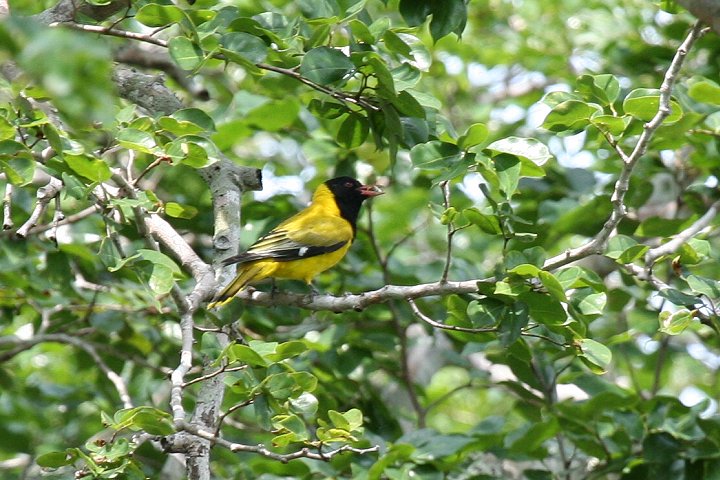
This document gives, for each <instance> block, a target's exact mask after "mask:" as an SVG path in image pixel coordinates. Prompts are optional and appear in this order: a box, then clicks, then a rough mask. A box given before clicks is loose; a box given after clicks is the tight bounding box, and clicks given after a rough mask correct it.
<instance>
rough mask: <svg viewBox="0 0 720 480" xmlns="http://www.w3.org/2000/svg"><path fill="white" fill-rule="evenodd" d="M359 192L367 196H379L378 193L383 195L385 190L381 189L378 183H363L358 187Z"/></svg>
mask: <svg viewBox="0 0 720 480" xmlns="http://www.w3.org/2000/svg"><path fill="white" fill-rule="evenodd" d="M357 190H358V192H360V194H362V195H364V196H366V197H377V196H378V195H382V194H383V193H385V192H383V191H382V190H380V187H378V186H377V185H361V186H359V187H358V188H357Z"/></svg>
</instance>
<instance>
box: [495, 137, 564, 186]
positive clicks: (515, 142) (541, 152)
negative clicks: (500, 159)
mask: <svg viewBox="0 0 720 480" xmlns="http://www.w3.org/2000/svg"><path fill="white" fill-rule="evenodd" d="M485 150H487V151H489V152H491V154H492V155H497V154H499V153H506V154H509V155H514V156H516V157H518V158H520V160H521V162H522V170H521V171H520V175H521V176H523V177H542V176H544V175H545V170H543V168H542V167H543V165H545V163H547V161H548V160H550V159H551V158H552V155H551V154H550V150H548V148H547V146H545V145H544V144H543V143H542V142H540V141H539V140H535V139H534V138H523V137H507V138H502V139H500V140H496V141H494V142H493V143H491V144H490V145H488V146H487V147H486V149H485Z"/></svg>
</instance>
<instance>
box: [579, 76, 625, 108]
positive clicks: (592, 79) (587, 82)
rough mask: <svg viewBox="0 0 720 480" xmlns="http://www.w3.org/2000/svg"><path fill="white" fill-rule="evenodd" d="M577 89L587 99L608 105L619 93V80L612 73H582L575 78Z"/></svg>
mask: <svg viewBox="0 0 720 480" xmlns="http://www.w3.org/2000/svg"><path fill="white" fill-rule="evenodd" d="M577 91H578V93H580V94H581V95H583V97H584V98H585V100H587V101H599V102H600V104H601V105H610V104H612V103H613V102H614V101H615V100H617V97H618V95H619V94H620V82H619V81H618V79H617V78H616V77H615V76H614V75H610V74H607V73H604V74H600V75H582V76H580V77H579V78H578V80H577Z"/></svg>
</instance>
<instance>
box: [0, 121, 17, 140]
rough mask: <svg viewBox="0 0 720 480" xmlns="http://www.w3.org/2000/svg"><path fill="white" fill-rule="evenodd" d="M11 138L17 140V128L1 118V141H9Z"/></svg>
mask: <svg viewBox="0 0 720 480" xmlns="http://www.w3.org/2000/svg"><path fill="white" fill-rule="evenodd" d="M11 138H15V127H13V126H12V125H11V124H10V122H8V121H7V120H6V119H5V118H3V117H0V140H8V139H11ZM21 145H22V144H21Z"/></svg>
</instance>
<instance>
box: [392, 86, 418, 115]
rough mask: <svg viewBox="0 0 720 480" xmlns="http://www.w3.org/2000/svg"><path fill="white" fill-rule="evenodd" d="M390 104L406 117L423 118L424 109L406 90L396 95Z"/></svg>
mask: <svg viewBox="0 0 720 480" xmlns="http://www.w3.org/2000/svg"><path fill="white" fill-rule="evenodd" d="M392 104H393V105H394V106H395V107H396V108H397V109H398V111H399V112H400V113H401V114H403V115H405V116H407V117H417V118H425V109H424V108H423V106H422V105H420V102H418V101H417V100H416V99H415V97H414V96H413V95H412V93H410V92H409V91H407V90H405V91H402V92H400V93H398V94H397V96H396V97H395V98H394V99H393V100H392Z"/></svg>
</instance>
